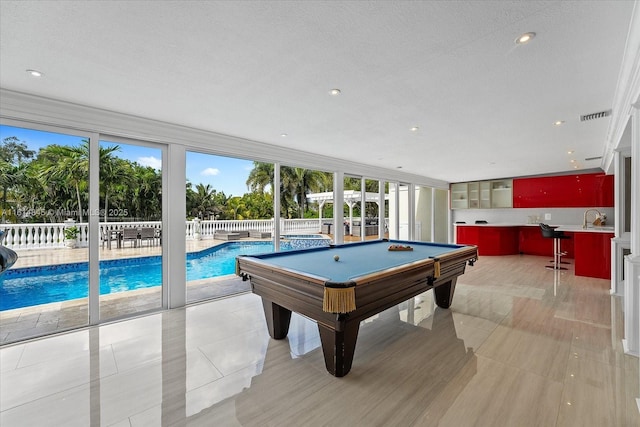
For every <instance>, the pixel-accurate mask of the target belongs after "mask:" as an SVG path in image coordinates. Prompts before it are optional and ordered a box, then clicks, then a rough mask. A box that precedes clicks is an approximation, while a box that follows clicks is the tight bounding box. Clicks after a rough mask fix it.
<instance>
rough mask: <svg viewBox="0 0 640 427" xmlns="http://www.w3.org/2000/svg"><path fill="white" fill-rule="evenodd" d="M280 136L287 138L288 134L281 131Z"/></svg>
mask: <svg viewBox="0 0 640 427" xmlns="http://www.w3.org/2000/svg"><path fill="white" fill-rule="evenodd" d="M280 136H281V137H283V138H286V137H287V136H288V135H287V134H286V133H281V134H280Z"/></svg>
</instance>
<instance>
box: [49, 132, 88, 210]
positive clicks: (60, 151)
mask: <svg viewBox="0 0 640 427" xmlns="http://www.w3.org/2000/svg"><path fill="white" fill-rule="evenodd" d="M38 157H39V158H42V159H43V160H44V161H45V163H44V167H43V168H42V169H41V171H40V178H41V179H43V180H45V181H47V180H49V179H53V180H59V181H61V182H64V183H68V184H71V185H73V187H74V188H75V193H76V198H77V203H78V205H77V210H78V219H79V222H83V221H82V200H81V197H80V187H81V186H82V187H84V188H86V186H87V183H88V178H89V142H88V141H87V140H83V141H82V144H80V145H79V146H76V147H69V146H62V145H57V144H53V145H48V146H46V147H44V148H42V149H41V150H40V154H39V156H38Z"/></svg>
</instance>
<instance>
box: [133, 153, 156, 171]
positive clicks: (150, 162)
mask: <svg viewBox="0 0 640 427" xmlns="http://www.w3.org/2000/svg"><path fill="white" fill-rule="evenodd" d="M138 163H139V164H141V165H142V166H151V167H152V168H154V169H157V170H161V169H162V160H161V159H158V158H157V157H153V156H149V157H138Z"/></svg>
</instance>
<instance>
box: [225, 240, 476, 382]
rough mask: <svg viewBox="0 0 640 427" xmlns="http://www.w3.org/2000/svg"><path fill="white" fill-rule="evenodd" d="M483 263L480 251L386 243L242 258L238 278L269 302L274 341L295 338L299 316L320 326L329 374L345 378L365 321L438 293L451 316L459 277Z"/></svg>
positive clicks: (268, 318)
mask: <svg viewBox="0 0 640 427" xmlns="http://www.w3.org/2000/svg"><path fill="white" fill-rule="evenodd" d="M390 249H397V250H390ZM477 258H478V251H477V248H476V247H475V246H461V245H447V244H438V243H424V242H409V241H398V240H386V239H383V240H372V241H366V242H359V243H350V244H343V245H332V246H329V247H320V248H311V249H302V250H294V251H286V252H275V253H269V254H262V255H250V256H249V255H247V256H238V257H237V258H236V274H238V275H239V276H241V277H242V278H243V279H244V280H250V281H251V289H252V291H253V292H254V293H255V294H257V295H259V296H261V297H262V305H263V308H264V314H265V318H266V321H267V327H268V329H269V334H270V335H271V337H272V338H274V339H283V338H285V337H286V336H287V333H288V331H289V323H290V320H291V312H292V311H295V312H297V313H300V314H302V315H304V316H306V317H308V318H310V319H312V320H314V321H316V323H317V324H318V330H319V331H320V340H321V343H322V350H323V353H324V360H325V365H326V368H327V371H329V372H330V373H331V374H332V375H334V376H336V377H342V376H344V375H346V374H347V373H349V371H350V369H351V364H352V362H353V354H354V351H355V347H356V340H357V338H358V330H359V328H360V322H361V321H362V320H364V319H366V318H368V317H371V316H373V315H375V314H377V313H380V312H381V311H383V310H386V309H388V308H390V307H393V306H394V305H397V304H399V303H401V302H403V301H406V300H408V299H409V298H411V297H413V296H415V295H418V294H420V293H422V292H425V291H427V290H429V289H432V288H433V291H434V298H435V301H436V304H437V305H438V306H439V307H442V308H449V305H450V304H451V300H452V298H453V293H454V290H455V286H456V281H457V279H458V276H460V275H462V274H463V273H464V271H465V267H466V264H467V262H468V263H469V264H470V265H473V262H475V261H476V260H477ZM345 301H346V302H345Z"/></svg>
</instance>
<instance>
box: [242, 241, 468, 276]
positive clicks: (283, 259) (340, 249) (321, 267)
mask: <svg viewBox="0 0 640 427" xmlns="http://www.w3.org/2000/svg"><path fill="white" fill-rule="evenodd" d="M390 245H408V246H411V247H412V248H413V250H412V251H390V250H389V246H390ZM463 247H464V246H462V245H450V244H443V243H426V242H407V241H402V240H374V241H366V242H358V243H350V244H344V245H336V246H332V247H322V248H313V249H303V250H295V251H286V252H275V253H270V254H263V255H253V256H251V257H253V258H258V259H260V260H262V261H263V262H265V263H268V264H269V265H272V266H274V267H279V268H283V269H287V270H290V271H295V272H299V273H301V274H305V275H310V276H315V277H318V278H323V279H325V280H327V281H331V282H347V281H349V280H353V279H354V278H357V277H361V276H365V275H368V274H372V273H375V272H379V271H382V270H387V269H391V268H394V267H399V266H402V265H407V264H410V263H413V262H419V261H422V260H425V259H428V258H438V257H439V256H442V255H444V254H447V253H450V252H452V251H455V250H457V249H460V248H463ZM335 255H337V256H338V257H339V260H338V261H336V260H334V256H335Z"/></svg>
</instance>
